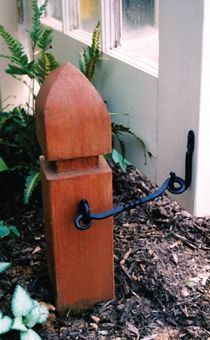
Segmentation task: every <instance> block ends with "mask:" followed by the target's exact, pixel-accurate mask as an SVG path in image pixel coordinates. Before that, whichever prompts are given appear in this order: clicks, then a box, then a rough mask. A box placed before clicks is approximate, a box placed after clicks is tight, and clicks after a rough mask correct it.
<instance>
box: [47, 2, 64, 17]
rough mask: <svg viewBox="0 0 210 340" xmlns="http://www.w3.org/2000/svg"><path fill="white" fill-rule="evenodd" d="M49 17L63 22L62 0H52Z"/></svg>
mask: <svg viewBox="0 0 210 340" xmlns="http://www.w3.org/2000/svg"><path fill="white" fill-rule="evenodd" d="M47 15H48V16H50V17H52V18H54V19H56V20H59V21H62V4H61V0H50V1H49V5H48V11H47Z"/></svg>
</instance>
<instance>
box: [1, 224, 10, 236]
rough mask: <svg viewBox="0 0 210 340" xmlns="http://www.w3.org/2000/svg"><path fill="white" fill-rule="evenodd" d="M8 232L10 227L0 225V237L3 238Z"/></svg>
mask: <svg viewBox="0 0 210 340" xmlns="http://www.w3.org/2000/svg"><path fill="white" fill-rule="evenodd" d="M9 234H10V229H9V227H7V226H6V225H5V226H4V225H0V238H4V237H6V236H8V235H9Z"/></svg>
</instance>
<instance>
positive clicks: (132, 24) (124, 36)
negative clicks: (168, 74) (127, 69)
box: [41, 0, 159, 73]
mask: <svg viewBox="0 0 210 340" xmlns="http://www.w3.org/2000/svg"><path fill="white" fill-rule="evenodd" d="M41 1H43V0H41ZM158 11H159V0H49V5H48V11H47V16H46V18H45V19H44V20H47V22H46V23H47V24H48V25H50V26H51V24H52V27H53V28H57V29H60V30H62V29H63V31H64V33H66V34H69V35H70V36H72V37H74V38H76V39H78V40H80V41H82V42H84V43H87V44H88V43H90V41H91V34H92V32H93V30H94V27H95V26H96V24H97V22H98V21H99V20H100V22H101V27H102V42H103V43H102V49H103V51H104V52H106V53H108V54H110V55H112V56H114V57H116V58H119V59H121V60H123V61H126V62H128V63H130V64H131V65H134V66H137V67H140V68H142V65H143V64H144V65H146V69H145V70H146V71H149V70H150V71H151V72H153V71H152V69H153V70H154V72H155V73H157V64H158V45H159V40H158ZM62 13H63V15H62ZM62 24H63V25H62ZM55 26H57V27H55ZM150 71H149V72H150Z"/></svg>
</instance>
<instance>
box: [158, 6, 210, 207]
mask: <svg viewBox="0 0 210 340" xmlns="http://www.w3.org/2000/svg"><path fill="white" fill-rule="evenodd" d="M202 27H203V1H202V0H191V1H181V0H176V1H174V0H161V1H160V62H159V99H158V102H159V115H158V169H157V171H158V183H160V182H162V180H163V179H164V178H165V176H166V175H167V173H169V172H170V171H171V170H173V171H175V172H176V173H177V175H179V176H182V177H184V170H185V164H184V161H185V152H186V140H187V139H186V138H187V133H188V131H189V130H191V129H192V130H194V131H195V138H196V146H197V143H198V121H199V106H200V77H201V50H202ZM197 153H198V149H197V147H196V149H195V153H194V162H193V164H194V166H193V183H192V186H191V188H190V189H189V190H188V191H187V192H186V193H185V194H183V195H181V196H180V197H176V199H178V200H179V202H181V204H182V205H183V206H184V207H185V208H186V209H188V210H189V211H191V212H193V211H194V198H195V194H196V192H195V180H196V177H197V173H196V168H195V167H196V162H197Z"/></svg>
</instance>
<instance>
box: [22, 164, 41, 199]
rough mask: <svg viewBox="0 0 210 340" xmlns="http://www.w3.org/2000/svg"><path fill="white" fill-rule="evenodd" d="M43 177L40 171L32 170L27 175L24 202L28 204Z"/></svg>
mask: <svg viewBox="0 0 210 340" xmlns="http://www.w3.org/2000/svg"><path fill="white" fill-rule="evenodd" d="M40 179H41V176H40V172H39V171H36V170H34V171H32V172H31V173H30V174H29V175H28V176H27V177H26V182H25V190H24V204H28V203H29V200H30V198H31V195H32V193H33V191H34V190H35V188H36V187H37V185H38V184H39V182H40Z"/></svg>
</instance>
